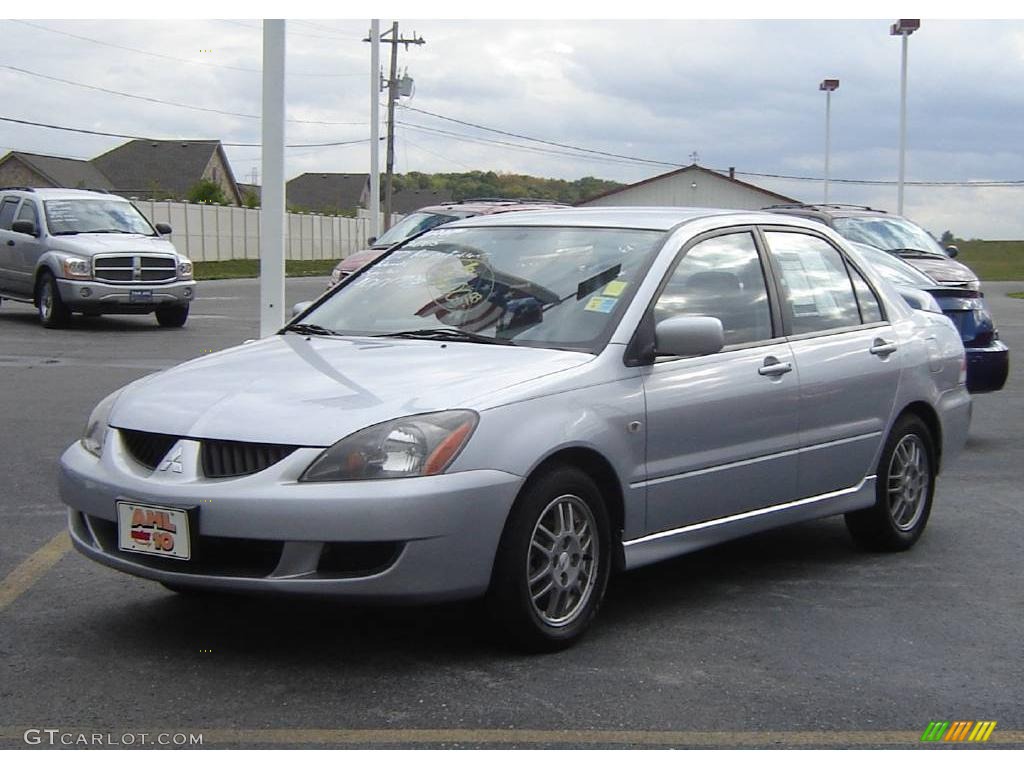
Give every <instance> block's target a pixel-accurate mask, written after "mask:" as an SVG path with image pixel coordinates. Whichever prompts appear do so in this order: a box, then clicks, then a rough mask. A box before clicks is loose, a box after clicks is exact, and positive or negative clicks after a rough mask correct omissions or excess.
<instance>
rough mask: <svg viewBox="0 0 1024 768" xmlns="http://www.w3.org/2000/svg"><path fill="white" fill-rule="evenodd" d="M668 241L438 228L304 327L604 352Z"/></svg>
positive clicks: (648, 236) (623, 232)
mask: <svg viewBox="0 0 1024 768" xmlns="http://www.w3.org/2000/svg"><path fill="white" fill-rule="evenodd" d="M664 237H665V233H664V232H660V231H658V232H655V231H650V230H633V229H610V228H609V229H605V228H593V227H515V226H508V227H498V226H493V227H458V228H441V229H435V230H433V231H432V232H427V233H426V234H424V235H421V236H420V237H418V238H417V239H415V240H413V241H412V242H410V243H408V244H406V245H405V246H403V247H402V248H399V249H398V250H396V251H393V252H392V253H390V254H389V255H388V256H387V257H386V258H384V259H381V260H380V261H378V262H376V263H375V264H373V265H372V266H371V267H370V268H369V269H367V270H366V271H364V272H362V273H360V274H359V275H357V276H356V277H355V278H353V279H352V280H351V281H350V282H349V283H347V284H346V285H345V286H344V288H342V289H341V290H340V291H338V292H337V293H334V294H333V295H332V296H331V297H330V298H328V299H327V300H326V301H325V302H324V303H323V304H321V305H320V306H319V307H317V308H316V309H314V310H313V311H312V312H311V313H309V314H308V315H306V316H305V317H303V318H302V322H303V324H311V325H317V326H320V327H322V328H326V329H328V330H329V331H330V332H332V333H334V334H339V335H351V336H387V335H391V336H395V335H398V336H410V337H420V338H431V339H442V340H451V341H478V342H486V343H503V344H515V345H523V346H534V347H551V348H558V349H576V350H582V351H588V352H593V353H596V352H598V351H600V349H601V348H602V347H603V346H604V344H605V343H606V342H607V339H608V338H609V337H610V335H611V332H612V330H613V329H614V325H615V322H616V321H617V320H618V318H619V317H620V316H621V314H622V312H623V311H624V310H625V307H626V306H627V305H628V304H629V301H630V299H631V298H632V295H633V292H634V291H635V289H636V287H637V285H638V284H639V282H640V280H641V279H642V278H643V276H644V274H645V273H646V270H647V268H648V266H649V264H650V261H651V259H652V258H653V257H654V254H655V253H657V250H658V248H659V246H660V245H661V243H662V241H663V239H664Z"/></svg>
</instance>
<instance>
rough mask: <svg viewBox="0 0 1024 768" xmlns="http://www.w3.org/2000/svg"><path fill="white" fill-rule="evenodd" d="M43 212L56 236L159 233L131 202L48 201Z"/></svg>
mask: <svg viewBox="0 0 1024 768" xmlns="http://www.w3.org/2000/svg"><path fill="white" fill-rule="evenodd" d="M43 209H44V210H45V211H46V223H47V226H48V227H49V229H50V234H53V235H71V234H75V235H77V234H81V233H83V232H124V233H127V234H132V235H155V234H156V232H155V231H154V230H153V227H151V226H150V225H149V222H148V221H146V218H145V217H144V216H143V215H142V214H141V213H139V211H138V210H137V209H136V208H135V206H134V205H132V204H131V203H129V202H128V201H127V200H101V199H93V200H88V199H82V200H47V201H46V202H45V203H43Z"/></svg>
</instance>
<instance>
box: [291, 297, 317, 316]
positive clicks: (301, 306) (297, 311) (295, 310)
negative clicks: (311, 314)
mask: <svg viewBox="0 0 1024 768" xmlns="http://www.w3.org/2000/svg"><path fill="white" fill-rule="evenodd" d="M311 306H313V302H312V301H300V302H299V303H298V304H295V305H294V306H293V307H292V316H291V319H292V320H294V319H295V318H296V317H298V316H299V315H301V314H302V313H303V312H305V311H306V310H307V309H309V308H310V307H311Z"/></svg>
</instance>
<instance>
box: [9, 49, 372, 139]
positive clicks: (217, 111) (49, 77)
mask: <svg viewBox="0 0 1024 768" xmlns="http://www.w3.org/2000/svg"><path fill="white" fill-rule="evenodd" d="M0 69H9V70H11V71H12V72H18V73H19V74H22V75H30V76H32V77H39V78H42V79H44V80H51V81H53V82H55V83H63V84H64V85H72V86H75V87H76V88H87V89H89V90H90V91H99V92H101V93H109V94H112V95H114V96H124V97H125V98H128V99H138V100H139V101H148V102H151V103H153V104H163V105H166V106H169V107H180V108H182V109H194V110H197V111H199V112H213V113H214V114H218V115H228V116H229V117H244V118H248V119H250V120H259V119H260V116H259V115H246V114H243V113H241V112H230V111H228V110H223V109H214V108H212V107H200V106H196V105H195V104H182V103H181V102H178V101H167V100H166V99H157V98H155V97H153V96H142V95H140V94H137V93H125V92H124V91H115V90H112V89H110V88H103V87H101V86H98V85H89V84H88V83H79V82H76V81H74V80H65V79H64V78H61V77H54V76H53V75H44V74H42V73H41V72H33V71H32V70H30V69H22V68H21V67H13V66H11V65H10V64H0ZM286 122H289V123H302V124H307V125H366V123H346V122H333V121H329V120H299V119H297V118H289V119H288V120H287V121H286Z"/></svg>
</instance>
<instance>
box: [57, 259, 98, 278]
mask: <svg viewBox="0 0 1024 768" xmlns="http://www.w3.org/2000/svg"><path fill="white" fill-rule="evenodd" d="M61 268H62V269H63V270H64V277H66V278H69V279H71V280H88V279H89V278H90V277H92V264H91V262H90V261H89V259H80V258H77V257H75V256H65V257H64V258H63V259H62V260H61Z"/></svg>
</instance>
